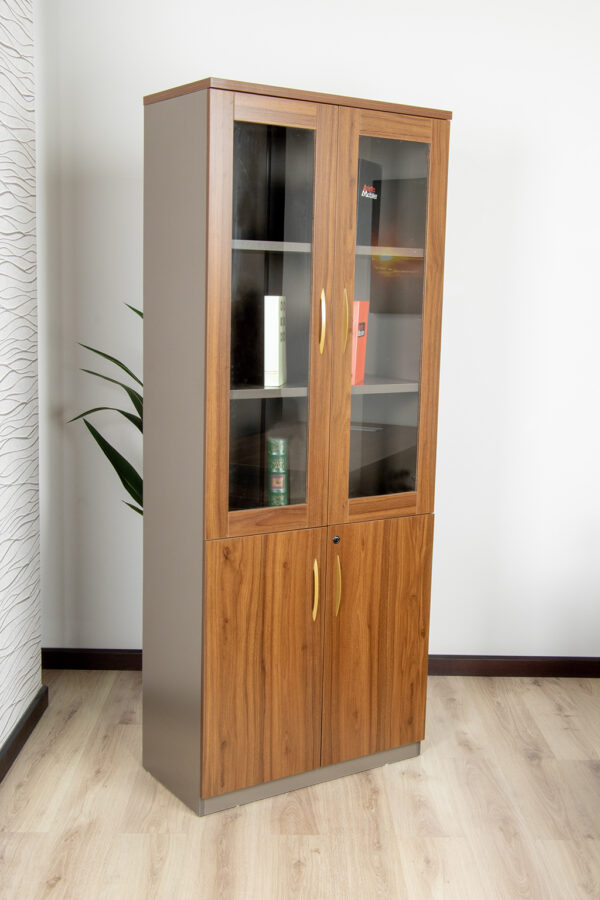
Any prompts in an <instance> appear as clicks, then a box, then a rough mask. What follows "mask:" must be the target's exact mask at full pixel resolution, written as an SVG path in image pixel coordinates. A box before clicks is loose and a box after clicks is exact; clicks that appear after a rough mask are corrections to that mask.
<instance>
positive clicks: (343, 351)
mask: <svg viewBox="0 0 600 900" xmlns="http://www.w3.org/2000/svg"><path fill="white" fill-rule="evenodd" d="M348 315H349V313H348V291H347V290H346V288H344V349H343V350H342V353H345V352H346V344H347V343H348Z"/></svg>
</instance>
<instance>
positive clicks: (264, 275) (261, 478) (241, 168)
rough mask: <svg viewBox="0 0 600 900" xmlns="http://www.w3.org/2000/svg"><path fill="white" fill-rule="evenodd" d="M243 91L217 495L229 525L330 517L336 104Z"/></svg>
mask: <svg viewBox="0 0 600 900" xmlns="http://www.w3.org/2000/svg"><path fill="white" fill-rule="evenodd" d="M233 97H234V99H233V109H232V110H231V116H232V118H231V122H230V127H229V130H228V142H227V143H228V146H227V148H223V149H224V152H226V153H227V156H228V158H229V159H230V161H231V172H230V176H229V179H230V194H229V196H228V197H226V198H224V199H223V203H224V205H226V206H228V207H229V209H230V210H231V215H230V216H228V217H227V218H228V221H227V222H223V223H222V229H223V244H224V245H226V247H227V249H226V251H225V249H224V252H223V255H224V256H225V252H226V254H227V260H228V263H227V264H228V271H227V281H226V285H225V283H224V284H223V286H222V295H221V298H220V303H221V308H220V315H221V317H222V322H221V328H222V340H221V342H220V346H219V351H218V352H219V359H218V360H217V365H219V364H220V365H221V366H222V372H223V374H222V378H221V380H220V383H219V385H218V393H219V396H218V402H219V403H221V405H222V406H223V407H225V405H226V410H227V411H226V429H223V432H222V433H221V435H220V436H219V440H220V441H221V442H222V445H221V446H218V447H215V452H216V453H217V454H218V455H219V456H220V458H221V460H222V461H223V462H224V461H225V455H226V473H227V478H226V492H225V490H221V493H220V497H219V500H220V503H221V505H222V507H223V508H224V510H225V513H226V515H225V516H224V517H223V519H225V518H226V521H227V535H234V534H251V533H260V532H263V531H270V530H273V529H274V528H277V529H280V528H297V527H302V526H308V525H318V524H321V523H322V521H323V519H324V512H325V509H326V495H325V489H324V485H323V479H322V477H321V472H322V469H323V459H325V458H326V455H327V441H328V434H327V429H326V428H323V427H322V423H323V422H326V421H327V416H328V410H329V382H330V338H329V335H328V331H327V327H328V324H330V303H331V293H332V291H331V288H332V276H331V274H330V269H331V261H330V260H329V259H328V256H327V241H324V240H323V234H324V230H325V229H326V228H327V227H328V225H329V217H328V215H327V213H328V203H330V202H331V203H332V202H333V201H330V200H329V198H330V196H331V191H330V188H329V180H330V178H331V177H332V173H331V168H330V167H328V166H327V165H326V163H325V157H326V156H327V154H328V153H330V152H331V151H330V148H331V146H332V141H331V132H332V131H333V129H334V127H335V122H334V119H335V114H336V111H335V110H334V109H333V108H332V107H324V108H323V109H320V108H318V107H317V105H316V104H310V103H307V104H305V103H302V102H298V101H284V100H279V99H277V100H276V99H274V98H268V97H255V96H250V95H244V94H235V95H233ZM229 179H228V180H229ZM209 203H210V200H209ZM226 228H227V229H228V234H227V237H226V238H225V229H226ZM210 240H211V235H210V233H209V242H210ZM223 272H224V274H225V270H224V269H223ZM210 302H211V298H210V296H209V303H210ZM328 313H329V314H328ZM225 333H227V339H226V340H227V343H226V345H225ZM226 359H228V360H229V366H228V370H227V371H226V370H225V368H224V367H223V361H224V360H226ZM224 425H225V414H224V415H223V417H222V426H224ZM320 426H321V427H320ZM223 468H225V466H224V467H223ZM207 477H208V478H210V471H207Z"/></svg>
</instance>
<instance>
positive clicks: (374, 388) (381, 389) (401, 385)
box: [352, 375, 419, 395]
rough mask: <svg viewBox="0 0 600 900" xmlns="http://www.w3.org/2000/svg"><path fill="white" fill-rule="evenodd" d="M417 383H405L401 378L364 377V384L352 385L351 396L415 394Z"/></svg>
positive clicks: (417, 387)
mask: <svg viewBox="0 0 600 900" xmlns="http://www.w3.org/2000/svg"><path fill="white" fill-rule="evenodd" d="M418 390H419V383H418V381H407V380H406V379H403V378H395V379H391V378H379V377H378V376H377V375H366V376H365V383H364V384H353V385H352V394H353V395H355V394H416V393H418Z"/></svg>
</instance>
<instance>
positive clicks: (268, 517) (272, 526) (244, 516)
mask: <svg viewBox="0 0 600 900" xmlns="http://www.w3.org/2000/svg"><path fill="white" fill-rule="evenodd" d="M307 522H308V506H307V505H306V503H297V504H294V505H293V506H266V507H264V509H240V510H236V511H235V512H230V513H229V524H228V532H229V536H230V537H239V536H241V535H243V534H268V533H269V532H271V531H293V530H295V529H297V528H305V527H306V523H307Z"/></svg>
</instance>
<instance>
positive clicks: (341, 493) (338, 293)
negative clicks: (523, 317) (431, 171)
mask: <svg viewBox="0 0 600 900" xmlns="http://www.w3.org/2000/svg"><path fill="white" fill-rule="evenodd" d="M358 137H359V118H358V114H357V113H356V112H355V111H354V110H351V109H340V111H339V125H338V166H337V205H336V217H335V221H336V244H335V282H334V285H335V286H334V291H335V293H334V300H333V304H334V305H333V316H334V320H333V330H334V339H333V352H332V376H331V414H330V419H329V429H330V431H329V446H330V455H329V518H328V521H329V522H347V521H348V472H349V469H350V438H349V435H350V403H351V373H352V315H349V316H348V322H347V327H346V309H345V303H346V297H345V295H344V291H346V295H347V297H348V304H349V309H350V310H352V301H353V298H354V250H355V247H356V184H357V177H358ZM346 336H347V340H346V341H344V338H345V337H346ZM344 344H345V350H344Z"/></svg>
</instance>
